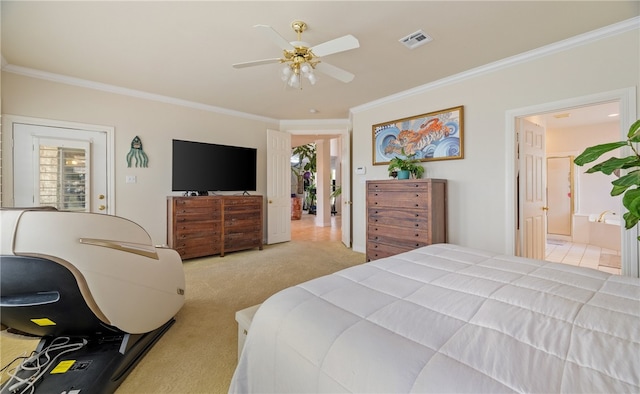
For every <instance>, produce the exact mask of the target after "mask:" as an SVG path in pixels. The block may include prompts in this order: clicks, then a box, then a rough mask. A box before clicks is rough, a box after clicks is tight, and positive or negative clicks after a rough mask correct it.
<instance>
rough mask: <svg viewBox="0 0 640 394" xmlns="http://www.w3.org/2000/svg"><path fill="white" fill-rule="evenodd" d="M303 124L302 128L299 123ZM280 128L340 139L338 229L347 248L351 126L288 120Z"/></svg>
mask: <svg viewBox="0 0 640 394" xmlns="http://www.w3.org/2000/svg"><path fill="white" fill-rule="evenodd" d="M303 124H304V128H303V127H301V125H303ZM281 130H284V131H287V132H288V133H291V134H292V135H309V136H318V138H322V137H323V136H336V137H339V138H340V139H341V144H340V147H341V156H342V157H341V161H342V168H341V182H342V184H341V186H342V194H341V195H340V199H341V201H342V211H341V222H340V231H341V232H342V243H343V244H344V245H345V246H346V247H347V248H349V249H351V248H352V246H353V235H352V234H353V226H352V223H351V222H352V218H353V214H352V209H351V208H352V203H351V185H352V184H351V126H350V124H349V123H348V122H345V124H344V127H341V126H337V125H335V124H331V125H330V126H326V127H325V126H323V125H321V124H313V123H311V124H310V123H308V122H298V121H288V122H284V123H283V124H281Z"/></svg>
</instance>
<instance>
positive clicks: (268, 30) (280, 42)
mask: <svg viewBox="0 0 640 394" xmlns="http://www.w3.org/2000/svg"><path fill="white" fill-rule="evenodd" d="M253 27H255V28H256V29H259V30H260V32H262V34H264V35H265V36H267V37H269V39H270V40H271V41H273V42H274V43H275V44H276V45H277V46H278V47H280V49H283V50H284V49H286V50H289V51H290V50H292V49H293V45H291V43H290V42H289V41H287V40H285V39H284V38H283V37H282V36H281V35H280V33H278V32H277V31H275V30H273V28H272V27H271V26H268V25H255V26H253Z"/></svg>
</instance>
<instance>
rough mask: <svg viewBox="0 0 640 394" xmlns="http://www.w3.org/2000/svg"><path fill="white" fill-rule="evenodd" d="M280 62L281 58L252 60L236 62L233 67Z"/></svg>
mask: <svg viewBox="0 0 640 394" xmlns="http://www.w3.org/2000/svg"><path fill="white" fill-rule="evenodd" d="M279 62H280V59H279V58H274V59H263V60H254V61H251V62H244V63H236V64H234V65H233V68H245V67H253V66H261V65H263V64H271V63H279Z"/></svg>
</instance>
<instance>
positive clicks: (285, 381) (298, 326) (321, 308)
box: [229, 244, 640, 393]
mask: <svg viewBox="0 0 640 394" xmlns="http://www.w3.org/2000/svg"><path fill="white" fill-rule="evenodd" d="M639 391H640V280H639V279H637V278H629V277H622V276H614V275H610V274H607V273H604V272H600V271H596V270H592V269H587V268H580V267H575V266H570V265H563V264H556V263H550V262H546V261H539V260H532V259H525V258H520V257H514V256H505V255H498V254H495V253H489V252H485V251H481V250H476V249H470V248H466V247H461V246H456V245H451V244H437V245H431V246H427V247H423V248H420V249H416V250H413V251H410V252H406V253H402V254H399V255H396V256H392V257H388V258H384V259H381V260H376V261H373V262H369V263H365V264H362V265H359V266H355V267H351V268H348V269H345V270H342V271H339V272H337V273H334V274H332V275H328V276H324V277H321V278H317V279H314V280H311V281H309V282H306V283H302V284H300V285H297V286H294V287H291V288H288V289H285V290H283V291H281V292H279V293H277V294H275V295H273V296H272V297H270V298H269V299H268V300H266V301H265V302H264V303H263V304H262V305H261V306H260V308H259V309H258V311H257V312H256V314H255V316H254V318H253V321H252V323H251V328H250V330H249V333H248V336H247V339H246V342H245V346H244V349H243V351H242V354H241V356H240V359H239V362H238V366H237V368H236V370H235V373H234V375H233V379H232V381H231V386H230V388H229V392H230V393H258V392H259V393H303V392H330V393H338V392H359V393H365V392H369V393H371V392H375V393H409V392H415V393H423V392H473V393H479V392H528V393H534V392H538V393H552V392H554V393H558V392H571V393H573V392H583V393H584V392H598V393H605V392H607V393H613V392H639Z"/></svg>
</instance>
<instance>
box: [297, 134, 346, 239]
mask: <svg viewBox="0 0 640 394" xmlns="http://www.w3.org/2000/svg"><path fill="white" fill-rule="evenodd" d="M289 132H290V133H291V134H292V139H291V146H292V147H297V146H303V145H306V144H309V143H316V148H318V146H317V144H318V142H319V143H320V144H321V145H322V146H323V148H321V149H320V150H318V151H317V156H316V167H317V170H318V178H319V179H324V180H325V181H326V182H324V183H326V184H323V185H317V189H316V191H317V195H316V204H321V203H322V204H324V207H323V208H322V209H321V210H320V211H318V210H317V211H316V215H313V214H309V213H308V211H304V210H303V213H302V218H301V220H292V223H291V229H292V238H293V237H298V239H300V238H301V237H303V238H305V239H313V238H314V237H320V238H323V239H325V240H330V241H337V242H340V241H342V243H343V244H344V245H345V246H346V247H348V248H351V204H350V201H349V196H350V190H351V180H350V168H351V167H350V164H349V163H350V142H351V141H350V133H349V131H348V129H346V128H345V129H336V130H324V131H320V130H290V131H289ZM322 152H324V153H322ZM321 171H322V174H321V173H320V172H321ZM292 180H293V179H292ZM334 180H335V184H334ZM292 185H295V182H292ZM337 188H339V190H340V194H339V196H338V197H337V198H334V197H330V195H331V194H334V193H333V192H334V191H335V190H336V189H337ZM292 189H293V188H292ZM294 192H295V190H292V194H293V193H294ZM334 195H335V194H334ZM323 196H324V197H323ZM322 198H324V201H320V199H322ZM318 214H321V215H320V217H318ZM301 229H302V230H301ZM297 230H301V231H297Z"/></svg>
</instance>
